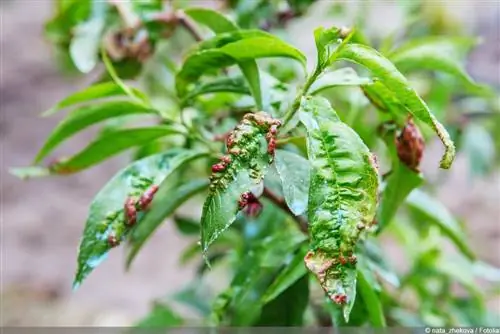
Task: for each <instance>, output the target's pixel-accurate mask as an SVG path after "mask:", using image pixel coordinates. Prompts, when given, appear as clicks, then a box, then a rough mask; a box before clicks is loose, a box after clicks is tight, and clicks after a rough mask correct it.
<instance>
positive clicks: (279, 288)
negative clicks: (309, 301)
mask: <svg viewBox="0 0 500 334" xmlns="http://www.w3.org/2000/svg"><path fill="white" fill-rule="evenodd" d="M304 254H305V252H297V254H295V256H294V257H293V258H292V260H291V261H290V263H287V264H286V266H285V268H284V269H283V270H282V271H281V272H280V274H279V275H278V277H276V278H275V279H274V281H273V283H272V284H271V285H270V286H269V287H268V288H267V290H266V292H265V294H264V297H263V298H262V301H263V303H268V302H270V301H272V300H273V299H275V298H276V297H278V296H279V295H280V294H281V293H282V292H283V291H285V290H286V289H288V288H289V287H290V286H291V285H292V284H294V283H295V282H296V281H297V280H299V279H300V278H302V277H304V276H306V275H307V268H306V266H305V265H304Z"/></svg>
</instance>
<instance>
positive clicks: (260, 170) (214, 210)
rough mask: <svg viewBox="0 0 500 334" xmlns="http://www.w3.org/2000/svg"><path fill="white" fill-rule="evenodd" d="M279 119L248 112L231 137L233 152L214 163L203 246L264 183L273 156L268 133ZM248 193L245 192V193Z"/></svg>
mask: <svg viewBox="0 0 500 334" xmlns="http://www.w3.org/2000/svg"><path fill="white" fill-rule="evenodd" d="M278 124H279V123H278V122H276V120H274V119H272V118H271V117H269V116H268V115H267V114H265V113H257V114H247V116H245V118H244V120H243V121H242V122H241V123H240V124H239V125H238V126H237V127H236V128H235V130H234V131H233V132H232V133H231V134H230V136H229V137H228V139H227V143H228V145H227V146H228V148H229V154H228V155H227V156H226V157H225V158H224V160H225V161H222V162H221V163H219V164H217V165H214V166H213V167H212V170H213V171H214V174H213V178H212V182H211V185H210V193H209V195H208V197H207V199H206V201H205V204H204V205H203V212H202V216H201V247H202V250H203V252H204V254H206V252H207V250H208V246H210V244H211V243H212V242H213V241H215V239H217V237H218V236H219V235H220V234H221V233H222V232H224V231H225V230H226V229H227V228H228V227H229V226H230V225H231V224H232V223H233V222H234V220H235V219H236V215H237V214H238V212H239V211H240V210H241V209H242V207H243V206H244V205H242V204H244V203H245V198H244V197H245V196H246V194H247V193H248V192H250V191H251V189H252V188H253V187H255V186H256V185H258V184H260V183H261V182H262V181H263V179H264V175H265V173H266V170H267V167H268V165H269V163H270V162H271V161H272V156H271V155H270V154H269V153H268V150H269V148H268V143H266V139H265V136H266V134H268V133H269V134H271V137H269V138H270V139H269V140H271V139H274V140H275V138H274V135H273V134H272V131H273V130H272V129H274V132H275V131H276V128H277V126H278ZM244 194H245V195H244Z"/></svg>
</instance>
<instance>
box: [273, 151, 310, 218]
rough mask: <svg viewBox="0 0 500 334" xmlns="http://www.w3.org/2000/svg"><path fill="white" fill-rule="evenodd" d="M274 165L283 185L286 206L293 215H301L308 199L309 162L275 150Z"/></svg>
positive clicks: (294, 155)
mask: <svg viewBox="0 0 500 334" xmlns="http://www.w3.org/2000/svg"><path fill="white" fill-rule="evenodd" d="M275 164H276V169H277V171H278V174H279V176H280V179H281V184H282V185H283V194H284V196H285V201H286V204H287V205H288V207H289V208H290V210H291V211H292V212H293V214H294V215H296V216H299V215H301V214H303V213H304V212H305V211H306V209H307V203H308V198H309V181H310V174H311V167H310V164H309V161H308V160H307V159H305V158H303V157H301V156H300V155H298V154H295V153H292V152H289V151H285V150H276V155H275Z"/></svg>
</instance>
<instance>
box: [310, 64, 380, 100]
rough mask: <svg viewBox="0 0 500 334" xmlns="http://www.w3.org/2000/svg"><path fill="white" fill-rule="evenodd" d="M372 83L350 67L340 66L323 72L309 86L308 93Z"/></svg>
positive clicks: (313, 93) (312, 93)
mask: <svg viewBox="0 0 500 334" xmlns="http://www.w3.org/2000/svg"><path fill="white" fill-rule="evenodd" d="M371 83H372V80H371V79H370V78H365V77H360V76H358V74H357V73H356V71H355V70H354V69H352V68H351V67H344V68H340V69H338V70H335V71H331V72H325V73H323V74H322V75H321V76H320V77H319V78H318V79H317V80H316V81H315V82H314V83H313V84H312V85H311V88H309V94H311V95H315V94H318V93H320V92H321V91H323V90H326V89H329V88H333V87H338V86H363V85H369V84H371Z"/></svg>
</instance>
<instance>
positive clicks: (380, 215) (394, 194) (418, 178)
mask: <svg viewBox="0 0 500 334" xmlns="http://www.w3.org/2000/svg"><path fill="white" fill-rule="evenodd" d="M393 162H394V167H393V168H392V170H391V172H390V174H389V176H388V177H387V181H386V182H385V186H384V189H383V190H382V198H381V200H380V205H379V208H378V212H377V223H378V226H379V229H378V230H377V232H378V233H380V232H381V231H382V230H383V229H384V228H385V227H386V226H387V225H388V224H389V223H390V222H391V221H392V219H393V218H394V215H395V214H396V212H397V210H398V208H399V207H400V206H401V204H403V203H404V201H405V199H406V197H407V196H408V195H409V194H410V193H411V192H412V191H413V189H415V188H418V187H420V186H421V185H422V183H423V182H424V178H423V176H422V174H420V173H415V172H414V171H413V170H411V169H409V168H408V167H406V165H405V164H403V163H400V162H399V159H397V160H393Z"/></svg>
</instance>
